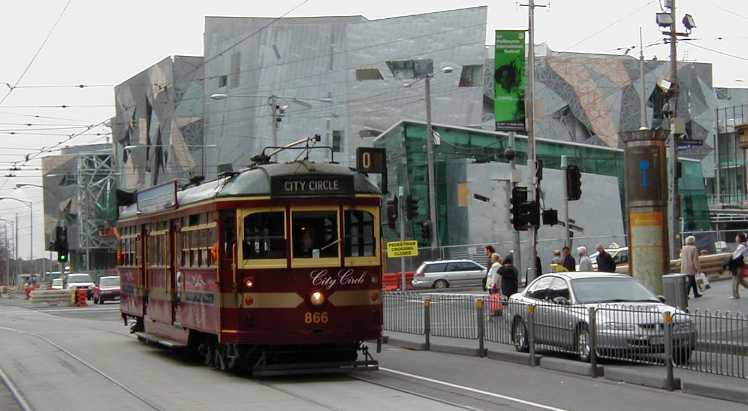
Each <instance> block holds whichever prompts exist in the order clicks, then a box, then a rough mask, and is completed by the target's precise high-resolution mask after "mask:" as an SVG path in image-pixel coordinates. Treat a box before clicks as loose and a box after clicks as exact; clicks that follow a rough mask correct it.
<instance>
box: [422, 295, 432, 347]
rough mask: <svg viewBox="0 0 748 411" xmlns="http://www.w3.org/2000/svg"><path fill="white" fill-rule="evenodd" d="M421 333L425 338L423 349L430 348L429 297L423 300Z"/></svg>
mask: <svg viewBox="0 0 748 411" xmlns="http://www.w3.org/2000/svg"><path fill="white" fill-rule="evenodd" d="M423 335H424V338H425V342H424V349H425V350H426V351H429V350H431V299H430V298H426V299H425V300H423Z"/></svg>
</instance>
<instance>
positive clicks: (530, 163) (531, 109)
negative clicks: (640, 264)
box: [522, 0, 546, 282]
mask: <svg viewBox="0 0 748 411" xmlns="http://www.w3.org/2000/svg"><path fill="white" fill-rule="evenodd" d="M522 6H527V8H528V30H527V32H528V38H529V45H528V48H527V92H526V93H525V95H526V98H525V107H526V110H525V111H526V114H527V168H528V174H529V176H528V179H529V184H528V185H529V186H530V189H529V190H528V200H529V201H531V202H532V201H536V200H537V199H538V190H539V188H540V187H539V184H538V183H539V181H538V180H537V178H536V176H535V174H536V171H537V168H536V167H537V154H536V150H535V148H536V146H535V145H536V143H535V124H534V123H535V101H534V99H535V7H546V6H545V5H540V6H538V5H536V4H535V0H529V1H528V4H522ZM528 236H529V240H530V241H529V242H530V253H529V254H528V257H529V258H530V262H529V265H528V267H530V268H532V269H533V270H532V278H528V279H527V281H528V282H529V281H531V280H533V279H534V278H535V277H536V276H537V273H538V270H539V269H540V267H537V264H536V262H537V257H538V247H537V245H538V227H535V226H533V227H530V229H529V230H528Z"/></svg>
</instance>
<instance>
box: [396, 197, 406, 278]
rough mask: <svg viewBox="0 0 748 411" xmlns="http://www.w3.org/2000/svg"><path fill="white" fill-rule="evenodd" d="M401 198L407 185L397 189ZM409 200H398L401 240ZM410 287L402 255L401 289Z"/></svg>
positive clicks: (403, 235)
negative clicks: (406, 280) (407, 282)
mask: <svg viewBox="0 0 748 411" xmlns="http://www.w3.org/2000/svg"><path fill="white" fill-rule="evenodd" d="M397 194H398V196H400V200H402V199H403V197H404V196H405V187H403V186H400V187H399V188H398V190H397ZM405 203H407V201H398V202H397V204H398V206H399V207H400V210H398V214H399V217H400V241H405V214H406V209H407V207H408V206H407V204H405ZM407 288H408V287H407V286H406V284H405V257H403V256H401V257H400V290H401V291H405V290H406V289H407Z"/></svg>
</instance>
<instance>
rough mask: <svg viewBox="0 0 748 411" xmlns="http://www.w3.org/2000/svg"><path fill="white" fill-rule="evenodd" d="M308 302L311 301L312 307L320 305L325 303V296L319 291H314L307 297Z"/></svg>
mask: <svg viewBox="0 0 748 411" xmlns="http://www.w3.org/2000/svg"><path fill="white" fill-rule="evenodd" d="M309 301H311V303H312V305H322V304H324V303H325V295H324V294H322V293H321V292H319V291H315V292H313V293H312V296H311V297H309Z"/></svg>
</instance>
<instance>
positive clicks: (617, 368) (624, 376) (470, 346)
mask: <svg viewBox="0 0 748 411" xmlns="http://www.w3.org/2000/svg"><path fill="white" fill-rule="evenodd" d="M747 299H748V298H747ZM384 334H385V342H386V343H387V344H390V345H394V346H399V347H403V348H406V349H411V350H425V337H424V336H423V335H414V334H404V333H397V332H391V331H385V333H384ZM485 350H486V351H485V353H484V356H485V357H486V358H487V360H498V361H507V362H512V363H517V364H523V365H528V366H529V365H530V356H529V354H525V353H519V352H516V351H515V350H514V347H513V346H511V345H508V344H497V343H492V342H486V343H485ZM430 351H433V352H440V353H445V354H454V355H467V356H479V355H480V352H479V350H478V341H477V340H469V339H457V338H445V337H431V338H430ZM535 357H536V359H535V362H536V364H535V365H537V366H540V367H542V368H547V369H549V370H554V371H559V372H564V373H571V374H576V375H582V376H592V375H597V376H598V377H601V378H605V379H608V380H611V381H616V382H625V383H628V384H634V385H643V386H647V387H652V388H659V389H663V388H665V387H666V375H665V374H666V368H665V367H664V366H652V365H639V364H630V363H625V362H617V361H609V360H601V361H599V362H598V369H597V370H592V369H591V367H590V364H588V363H584V362H581V361H578V360H576V359H575V358H574V357H573V356H571V355H563V354H557V353H553V354H550V353H545V352H542V351H540V352H538V353H537V354H536V356H535ZM674 377H675V389H680V390H682V391H683V392H686V393H690V394H694V395H701V396H705V397H711V398H717V399H722V400H728V401H734V402H740V403H744V404H748V380H745V379H740V378H733V377H724V376H720V375H713V374H706V373H698V372H695V371H690V370H684V369H679V368H676V369H675V370H674Z"/></svg>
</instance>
